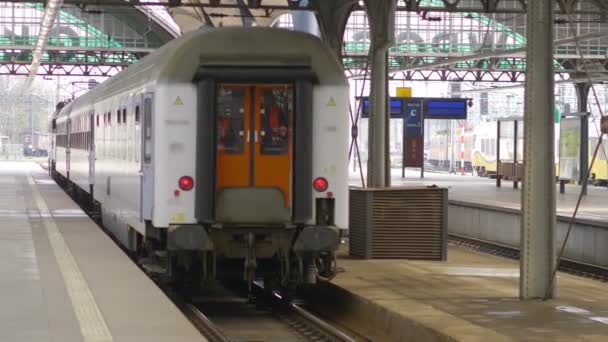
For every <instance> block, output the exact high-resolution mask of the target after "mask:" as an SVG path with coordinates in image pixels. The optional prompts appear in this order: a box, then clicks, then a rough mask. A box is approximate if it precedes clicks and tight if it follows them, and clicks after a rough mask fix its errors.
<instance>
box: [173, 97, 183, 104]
mask: <svg viewBox="0 0 608 342" xmlns="http://www.w3.org/2000/svg"><path fill="white" fill-rule="evenodd" d="M173 104H174V105H176V106H182V105H183V104H184V101H182V99H181V98H180V97H179V96H178V97H176V98H175V102H173Z"/></svg>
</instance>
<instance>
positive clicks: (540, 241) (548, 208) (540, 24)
mask: <svg viewBox="0 0 608 342" xmlns="http://www.w3.org/2000/svg"><path fill="white" fill-rule="evenodd" d="M553 6H554V1H553V0H535V1H529V2H528V13H527V16H526V26H527V32H526V37H527V44H526V61H527V63H526V90H525V110H524V120H525V124H524V131H525V134H524V143H525V149H524V161H525V162H524V166H525V176H524V183H525V186H524V190H523V191H522V205H521V207H522V226H521V258H520V278H519V285H520V292H519V295H520V298H521V299H524V300H525V299H538V298H544V299H547V298H553V289H554V286H550V285H552V284H550V282H551V281H552V271H553V267H554V263H555V224H556V223H555V197H556V194H555V151H554V146H553V144H554V138H555V137H554V135H555V134H554V122H553V121H554V106H555V98H554V79H553V76H554V74H553V15H554V14H553Z"/></svg>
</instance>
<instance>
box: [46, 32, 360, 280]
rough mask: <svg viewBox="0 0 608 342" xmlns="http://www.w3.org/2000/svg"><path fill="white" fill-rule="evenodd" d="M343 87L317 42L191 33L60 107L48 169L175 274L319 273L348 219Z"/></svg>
mask: <svg viewBox="0 0 608 342" xmlns="http://www.w3.org/2000/svg"><path fill="white" fill-rule="evenodd" d="M348 94H349V90H348V82H347V79H346V77H345V74H344V70H343V68H342V66H341V63H340V62H339V60H338V58H337V57H336V56H335V54H334V53H333V52H332V51H331V50H330V49H329V48H328V47H327V46H326V45H325V44H324V43H323V42H322V41H321V40H320V39H318V38H317V37H314V36H312V35H308V34H305V33H301V32H295V31H289V30H283V29H276V28H261V27H253V28H238V27H224V28H203V29H199V30H197V31H194V32H190V33H187V34H185V35H183V36H181V37H179V38H177V39H175V40H173V41H171V42H169V43H167V44H166V45H164V46H162V47H161V48H159V49H158V50H157V51H155V52H153V53H151V54H149V55H147V56H146V57H144V58H143V59H141V60H140V61H139V62H137V63H136V64H134V65H132V66H129V67H128V68H126V69H125V70H123V71H122V72H120V73H118V74H117V75H115V76H114V77H112V78H110V79H109V80H107V81H105V82H103V83H102V84H100V85H99V86H97V87H96V88H94V89H92V90H90V91H89V92H87V93H86V94H84V95H82V96H80V97H79V98H77V99H75V100H73V101H71V102H68V103H61V104H60V105H58V108H57V110H56V111H55V113H54V114H53V116H52V119H51V125H50V126H51V146H52V149H51V155H50V157H49V170H50V173H51V175H52V176H53V178H54V179H56V180H57V182H58V183H60V184H61V185H63V186H64V187H65V188H66V189H68V191H70V192H71V193H73V194H74V197H76V198H79V199H80V200H81V201H84V202H86V203H89V204H90V205H91V207H93V208H97V210H99V213H100V216H101V221H102V224H103V226H104V227H105V228H106V229H107V230H108V231H109V232H110V233H111V234H112V235H113V236H114V237H115V238H116V240H118V242H119V243H120V244H121V245H122V246H124V248H125V249H127V250H128V251H129V253H131V254H133V255H134V257H136V259H137V260H138V262H140V263H141V264H142V266H143V267H144V268H145V269H147V270H148V271H150V272H154V273H155V274H158V275H161V276H163V277H166V278H167V279H169V280H170V281H173V282H175V283H195V284H204V283H206V282H208V281H214V280H217V279H236V278H238V280H240V281H242V280H245V281H247V282H248V283H249V284H251V283H252V282H253V281H257V280H260V279H262V280H264V282H265V283H266V282H267V283H268V284H271V285H272V286H275V287H297V286H305V285H308V284H316V283H317V282H319V281H329V280H331V279H332V278H333V277H334V276H335V274H336V262H335V252H336V249H337V248H338V246H339V243H340V232H341V229H344V228H346V226H347V216H348V215H347V210H348V185H347V179H348V177H347V172H348V171H347V165H348V161H347V157H348V153H347V152H348V146H347V144H348V134H349V124H348V122H349V121H348V114H347V113H348V105H349V104H348V101H349V98H348Z"/></svg>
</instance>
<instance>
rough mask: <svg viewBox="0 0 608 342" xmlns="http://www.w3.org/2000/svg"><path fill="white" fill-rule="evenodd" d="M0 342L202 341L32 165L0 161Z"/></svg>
mask: <svg viewBox="0 0 608 342" xmlns="http://www.w3.org/2000/svg"><path fill="white" fill-rule="evenodd" d="M0 293H1V296H0V341H10V342H22V341H23V342H38V341H41V342H42V341H44V342H46V341H60V342H72V341H96V342H102V341H103V342H110V341H129V342H137V341H142V342H143V341H146V342H150V341H159V342H160V341H184V342H186V341H187V342H190V341H205V339H204V338H203V337H201V335H200V333H199V332H198V331H197V330H196V329H195V328H194V326H193V325H192V324H191V323H190V322H189V321H188V319H187V318H186V317H184V316H183V314H182V313H181V312H180V311H179V310H178V309H177V308H176V307H175V306H174V305H173V303H172V302H171V301H170V300H169V299H168V298H167V297H166V296H165V295H164V294H163V293H162V292H161V291H160V289H159V288H158V287H157V286H156V285H155V284H154V283H153V282H152V281H151V280H150V279H149V278H148V277H147V276H146V275H145V274H144V273H143V272H142V271H141V270H140V269H139V268H138V267H137V266H136V265H135V264H133V262H132V261H131V260H130V259H129V258H128V257H127V256H126V255H125V254H124V253H123V252H122V250H121V249H119V248H118V247H117V246H116V245H115V243H114V242H113V241H112V240H111V239H110V238H109V237H108V236H107V235H106V234H105V233H104V232H103V231H101V230H100V228H99V227H97V226H96V225H95V223H93V222H92V221H91V220H90V219H89V218H88V217H87V216H86V215H85V214H84V213H83V212H82V211H81V210H80V209H79V208H78V206H77V205H76V204H75V203H74V202H72V200H71V199H70V198H69V197H68V196H67V195H66V194H65V193H64V192H63V191H62V190H61V189H60V188H59V187H58V186H57V185H56V184H55V183H54V182H53V181H52V180H51V179H50V178H49V177H48V175H47V174H46V173H45V172H44V171H43V170H42V169H41V168H40V167H39V166H38V165H37V164H34V163H30V162H7V161H0Z"/></svg>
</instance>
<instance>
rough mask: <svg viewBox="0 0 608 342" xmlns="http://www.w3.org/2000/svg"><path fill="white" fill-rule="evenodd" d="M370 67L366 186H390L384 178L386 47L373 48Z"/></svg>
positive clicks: (386, 123) (386, 130) (386, 131)
mask: <svg viewBox="0 0 608 342" xmlns="http://www.w3.org/2000/svg"><path fill="white" fill-rule="evenodd" d="M374 50H375V51H374V52H373V56H372V67H371V96H370V101H371V113H370V117H369V140H368V141H369V147H368V151H369V154H368V156H369V157H368V159H367V184H368V186H369V187H385V186H389V185H390V183H389V182H390V178H389V179H387V177H386V164H387V162H386V159H387V157H388V156H387V151H386V146H385V145H386V141H385V140H386V137H387V136H388V134H389V131H388V120H389V115H388V100H387V93H388V75H387V74H388V70H387V64H388V47H382V48H375V49H374Z"/></svg>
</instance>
